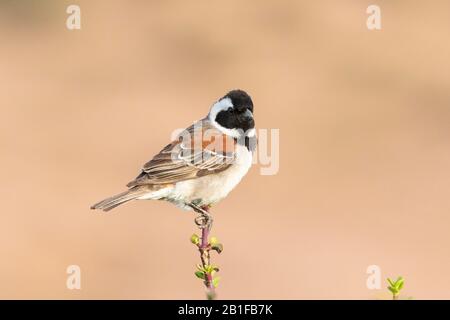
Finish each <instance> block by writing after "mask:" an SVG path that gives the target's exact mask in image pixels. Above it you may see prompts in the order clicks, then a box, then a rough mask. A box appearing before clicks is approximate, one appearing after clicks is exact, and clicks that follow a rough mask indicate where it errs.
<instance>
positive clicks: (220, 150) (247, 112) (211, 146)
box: [91, 90, 256, 226]
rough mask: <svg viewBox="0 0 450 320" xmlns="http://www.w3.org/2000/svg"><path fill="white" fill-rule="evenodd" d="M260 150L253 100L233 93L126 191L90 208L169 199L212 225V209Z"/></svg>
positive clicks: (160, 155)
mask: <svg viewBox="0 0 450 320" xmlns="http://www.w3.org/2000/svg"><path fill="white" fill-rule="evenodd" d="M255 148H256V135H255V121H254V118H253V102H252V99H251V98H250V96H249V95H248V94H247V93H246V92H245V91H242V90H232V91H230V92H228V93H227V94H226V95H225V96H223V97H222V98H220V99H219V100H218V101H217V102H215V103H214V104H213V105H212V107H211V109H210V111H209V113H208V115H207V116H206V117H205V118H203V119H202V120H199V121H197V122H195V123H194V124H193V125H192V126H190V127H189V128H187V129H185V130H184V131H183V132H181V133H180V134H179V135H178V137H177V139H175V140H174V141H172V142H171V143H169V144H168V145H167V146H166V147H164V148H163V149H162V150H161V151H160V152H159V153H158V154H157V155H156V156H154V157H153V159H151V160H150V161H149V162H147V163H146V164H145V165H144V167H143V169H142V171H141V173H140V174H139V175H138V176H137V177H136V179H134V180H133V181H131V182H130V183H128V184H127V187H128V190H127V191H125V192H123V193H120V194H118V195H115V196H112V197H109V198H107V199H105V200H103V201H100V202H99V203H96V204H94V205H93V206H92V207H91V209H101V210H103V211H109V210H111V209H113V208H115V207H117V206H119V205H121V204H123V203H125V202H128V201H131V200H165V201H168V202H171V203H173V204H175V205H177V206H178V207H180V208H182V209H185V210H194V211H195V212H197V213H200V214H201V218H202V219H200V220H198V221H197V220H196V223H197V224H198V225H199V226H200V225H203V226H205V225H209V224H210V223H211V221H212V217H211V216H210V214H209V208H210V207H211V206H212V205H214V204H215V203H217V202H219V201H220V200H222V199H224V198H225V197H226V196H227V195H228V193H229V192H230V191H231V190H233V189H234V188H235V187H236V185H237V184H238V183H239V182H240V181H241V179H242V177H244V176H245V175H246V174H247V172H248V170H249V169H250V167H251V165H252V162H253V151H254V150H255Z"/></svg>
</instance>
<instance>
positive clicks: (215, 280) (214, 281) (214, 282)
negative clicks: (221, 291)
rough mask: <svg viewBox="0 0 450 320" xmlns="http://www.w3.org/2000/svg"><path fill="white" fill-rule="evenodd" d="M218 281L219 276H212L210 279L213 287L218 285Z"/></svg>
mask: <svg viewBox="0 0 450 320" xmlns="http://www.w3.org/2000/svg"><path fill="white" fill-rule="evenodd" d="M219 281H220V277H217V278H214V279H213V280H212V284H213V286H214V288H217V286H218V285H219Z"/></svg>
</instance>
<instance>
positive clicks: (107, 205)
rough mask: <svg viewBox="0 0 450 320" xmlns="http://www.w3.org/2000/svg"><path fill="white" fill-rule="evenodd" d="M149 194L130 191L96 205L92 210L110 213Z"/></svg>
mask: <svg viewBox="0 0 450 320" xmlns="http://www.w3.org/2000/svg"><path fill="white" fill-rule="evenodd" d="M147 192H148V191H145V190H143V189H138V188H136V189H130V190H127V191H125V192H122V193H119V194H117V195H115V196H112V197H109V198H106V199H105V200H102V201H100V202H98V203H96V204H94V205H93V206H91V209H100V210H103V211H109V210H111V209H114V208H115V207H117V206H119V205H121V204H123V203H125V202H128V201H131V200H134V199H136V198H139V197H141V196H142V195H144V194H145V193H147Z"/></svg>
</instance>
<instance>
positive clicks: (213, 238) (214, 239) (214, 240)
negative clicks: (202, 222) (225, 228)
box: [209, 237, 219, 245]
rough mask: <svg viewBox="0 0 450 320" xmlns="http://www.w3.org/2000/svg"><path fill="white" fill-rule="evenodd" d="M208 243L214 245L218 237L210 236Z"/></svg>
mask: <svg viewBox="0 0 450 320" xmlns="http://www.w3.org/2000/svg"><path fill="white" fill-rule="evenodd" d="M209 243H210V244H211V245H215V244H216V243H219V239H217V238H216V237H211V238H210V239H209Z"/></svg>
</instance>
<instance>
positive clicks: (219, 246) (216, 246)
mask: <svg viewBox="0 0 450 320" xmlns="http://www.w3.org/2000/svg"><path fill="white" fill-rule="evenodd" d="M211 249H212V250H215V251H217V253H221V252H222V251H223V245H222V244H221V243H216V244H213V245H212V247H211Z"/></svg>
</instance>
